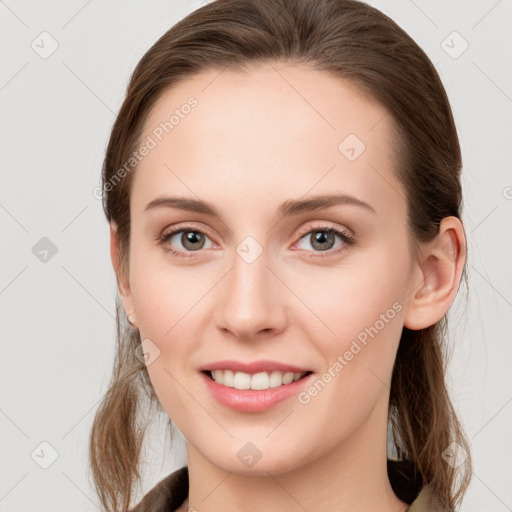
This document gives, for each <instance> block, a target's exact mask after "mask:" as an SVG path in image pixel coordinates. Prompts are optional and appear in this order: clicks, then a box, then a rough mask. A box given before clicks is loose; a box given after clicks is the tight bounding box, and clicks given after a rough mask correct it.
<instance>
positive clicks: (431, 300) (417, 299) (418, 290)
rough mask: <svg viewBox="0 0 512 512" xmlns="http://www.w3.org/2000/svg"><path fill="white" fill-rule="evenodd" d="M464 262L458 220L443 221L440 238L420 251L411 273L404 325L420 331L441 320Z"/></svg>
mask: <svg viewBox="0 0 512 512" xmlns="http://www.w3.org/2000/svg"><path fill="white" fill-rule="evenodd" d="M465 261H466V237H465V234H464V228H463V226H462V223H461V221H460V220H459V219H458V218H457V217H453V216H451V217H445V218H444V219H443V220H442V221H441V223H440V225H439V234H438V235H437V237H436V238H435V239H434V240H433V241H432V242H430V243H428V244H426V245H425V246H424V248H423V250H422V261H421V263H420V264H417V266H416V269H415V271H414V272H413V282H412V287H411V292H410V294H409V297H408V301H407V311H406V314H405V317H404V325H405V327H407V328H408V329H411V330H420V329H425V328H427V327H430V326H431V325H434V324H435V323H436V322H438V321H439V320H441V318H442V317H443V316H444V314H445V313H446V311H448V309H449V307H450V306H451V304H452V303H453V301H454V300H455V297H456V295H457V291H458V289H459V284H460V279H461V276H462V271H463V269H464V263H465Z"/></svg>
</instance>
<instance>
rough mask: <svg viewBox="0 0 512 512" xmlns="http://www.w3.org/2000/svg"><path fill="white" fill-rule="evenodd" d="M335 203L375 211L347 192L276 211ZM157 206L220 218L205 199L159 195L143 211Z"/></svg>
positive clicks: (289, 202)
mask: <svg viewBox="0 0 512 512" xmlns="http://www.w3.org/2000/svg"><path fill="white" fill-rule="evenodd" d="M336 205H353V206H359V207H361V208H364V209H366V210H368V211H370V212H373V213H374V214H376V213H377V212H376V211H375V209H374V208H373V206H371V205H370V204H368V203H365V202H364V201H362V200H361V199H358V198H357V197H354V196H350V195H347V194H336V195H318V196H313V197H310V198H308V199H289V200H287V201H285V202H284V203H282V204H281V205H280V206H279V208H278V210H277V213H278V218H279V219H283V218H285V217H291V216H293V215H299V214H301V213H307V212H312V211H316V210H322V209H324V208H329V207H331V206H336ZM158 207H167V208H174V209H178V210H184V211H188V212H195V213H202V214H205V215H211V216H213V217H218V218H222V216H221V215H220V212H219V210H217V208H216V207H215V206H214V205H213V204H211V203H208V202H207V201H202V200H200V199H193V198H186V197H171V196H160V197H157V198H156V199H153V200H152V201H151V202H149V203H148V204H147V205H146V207H145V208H144V211H148V210H152V209H154V208H158Z"/></svg>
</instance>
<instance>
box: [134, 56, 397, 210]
mask: <svg viewBox="0 0 512 512" xmlns="http://www.w3.org/2000/svg"><path fill="white" fill-rule="evenodd" d="M392 122H393V120H392V118H391V116H390V115H387V110H386V108H385V107H384V106H382V105H381V104H380V103H378V102H377V101H376V100H374V99H373V98H372V97H370V96H368V95H365V94H364V93H363V92H362V91H361V90H360V89H359V88H358V87H357V86H355V85H354V84H353V83H351V82H348V81H346V80H344V79H341V78H339V77H335V76H333V75H331V74H329V73H327V72H325V71H319V70H312V69H310V68H307V67H303V66H285V65H278V64H272V65H270V64H267V65H261V66H259V67H255V68H253V69H251V70H250V71H248V72H247V73H238V72H234V71H228V70H208V71H204V72H201V73H199V74H197V75H194V76H192V77H190V78H187V79H185V80H182V81H181V82H179V83H177V84H176V85H175V86H173V87H172V88H170V89H168V90H167V91H166V92H165V93H163V94H162V96H161V97H160V98H159V100H158V101H157V102H156V103H155V105H154V106H153V108H152V110H151V112H150V115H149V116H148V118H147V120H146V122H145V125H144V130H143V135H142V137H141V141H142V142H144V141H148V140H149V139H151V140H152V144H151V145H152V146H153V147H152V149H151V150H150V151H149V152H148V154H147V155H146V156H145V157H144V158H143V159H142V161H141V162H140V163H139V165H138V168H137V171H136V173H135V179H134V184H133V189H132V191H133V192H132V201H133V203H134V207H137V208H140V209H143V206H144V204H145V203H144V204H143V201H149V200H150V199H153V198H154V197H156V196H157V195H161V194H163V193H169V194H171V193H172V194H173V195H177V194H178V195H179V194H182V195H187V196H191V195H194V194H195V195H197V196H199V197H202V198H204V199H207V200H209V201H211V202H216V203H217V204H219V205H222V204H223V203H225V202H226V200H228V201H231V200H232V199H233V200H234V201H236V200H237V199H239V198H240V197H244V198H246V199H247V198H249V197H250V198H252V199H253V200H254V201H255V202H256V201H257V200H259V202H258V204H259V205H260V208H261V207H262V206H261V205H262V199H265V200H266V201H265V204H267V205H269V204H270V203H269V202H268V201H267V200H270V199H271V198H273V197H276V201H277V200H284V199H288V198H289V197H302V196H304V195H305V194H307V193H311V194H320V193H326V192H334V191H337V192H344V193H350V194H353V195H356V196H358V197H360V198H361V199H363V200H365V201H368V202H370V203H371V204H374V206H375V209H378V208H379V204H380V208H381V210H382V209H383V208H386V207H389V206H390V203H394V205H395V207H396V206H399V203H400V201H402V202H403V200H404V192H403V190H402V187H401V184H400V183H399V182H398V180H397V178H396V176H395V173H394V166H395V163H394V152H393V143H394V135H393V131H392V128H393V126H392ZM230 191H232V195H233V197H229V198H228V197H227V196H229V195H230V193H231V192H230ZM235 195H236V197H235ZM205 196H207V197H205ZM285 196H286V197H285ZM279 202H281V201H279ZM403 206H404V205H403V204H402V207H403Z"/></svg>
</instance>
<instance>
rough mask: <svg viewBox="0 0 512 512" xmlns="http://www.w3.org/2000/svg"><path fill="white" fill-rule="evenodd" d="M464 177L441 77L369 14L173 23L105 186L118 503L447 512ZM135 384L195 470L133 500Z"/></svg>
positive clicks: (454, 427) (290, 10)
mask: <svg viewBox="0 0 512 512" xmlns="http://www.w3.org/2000/svg"><path fill="white" fill-rule="evenodd" d="M460 170H461V154H460V147H459V143H458V138H457V132H456V128H455V124H454V120H453V116H452V112H451V108H450V105H449V102H448V99H447V96H446V93H445V90H444V88H443V85H442V83H441V81H440V79H439V77H438V75H437V72H436V70H435V68H434V66H433V65H432V63H431V62H430V60H429V59H428V58H427V56H426V55H425V53H424V52H423V51H422V50H421V49H420V48H419V46H418V45H417V44H416V43H415V42H414V41H413V40H412V39H411V38H410V37H409V36H408V35H407V34H406V33H404V31H403V30H402V29H400V28H399V27H398V26H397V25H396V23H394V22H393V21H392V20H391V19H389V18H388V17H387V16H385V15H384V14H382V13H381V12H380V11H378V10H376V9H374V8H372V7H370V6H369V5H367V4H364V3H360V2H358V1H354V0H321V1H318V2H316V1H315V2H311V1H308V0H293V1H283V0H282V1H275V0H264V1H261V0H258V1H256V0H252V1H251V0H217V1H215V2H213V3H210V4H208V5H206V6H204V7H202V8H200V9H198V10H196V11H195V12H193V13H191V14H190V15H188V16H187V17H186V18H185V19H183V20H182V21H180V22H179V23H178V24H177V25H175V26H174V27H173V28H171V29H170V30H169V31H168V32H167V33H165V34H164V35H163V36H162V37H161V38H160V39H159V40H158V41H157V42H156V43H155V44H154V45H153V47H152V48H150V50H149V51H148V52H147V53H146V54H145V55H144V57H143V58H142V59H141V61H140V62H139V64H138V65H137V67H136V69H135V71H134V73H133V76H132V77H131V80H130V84H129V86H128V90H127V94H126V99H125V101H124V103H123V105H122V107H121V110H120V112H119V114H118V117H117V119H116V122H115V124H114V127H113V130H112V133H111V136H110V141H109V144H108V148H107V152H106V157H105V161H104V168H103V175H102V178H103V192H104V197H103V199H104V209H105V213H106V216H107V220H108V222H109V223H110V226H111V254H112V263H113V266H114V270H115V273H116V276H117V283H118V288H119V301H118V304H117V305H118V315H117V325H118V333H117V334H118V345H117V357H116V362H115V368H114V373H113V377H112V381H111V384H110V387H109V390H108V392H107V393H106V395H105V397H104V399H103V402H102V404H101V405H100V408H99V410H98V411H97V414H96V417H95V421H94V425H93V428H92V431H91V439H90V460H91V468H92V473H93V478H94V482H95V485H96V488H97V491H98V495H99V497H100V499H101V501H102V504H103V506H104V507H105V509H106V510H116V511H117V510H123V511H126V510H134V511H136V512H141V511H149V510H151V511H156V510H161V511H164V510H166V511H168V510H180V511H183V510H198V511H201V512H202V511H214V510H223V511H230V510H253V511H259V510H265V511H272V510H309V511H313V510H325V509H329V510H337V511H349V510H350V511H355V510H365V511H368V510H378V511H381V512H392V511H393V512H394V511H396V512H398V511H404V510H409V511H412V512H418V511H421V510H429V511H431V510H454V509H455V507H456V506H457V505H458V503H460V501H461V499H462V496H463V494H464V492H465V490H466V488H467V486H468V484H469V480H470V476H471V457H470V452H469V444H468V442H467V439H466V437H465V434H464V432H463V430H462V428H461V426H460V424H459V421H458V419H457V417H456V414H455V412H454V409H453V407H452V404H451V401H450V398H449V396H448V393H447V390H446V387H445V375H444V363H445V361H444V359H443V352H442V350H443V346H444V345H443V344H444V342H445V335H446V329H447V323H446V316H445V315H446V312H447V310H448V309H449V307H450V306H451V304H452V303H453V301H454V299H455V297H456V294H457V291H458V288H459V284H460V282H461V279H462V278H466V272H465V268H466V239H465V234H464V228H463V225H462V222H461V204H462V196H461V185H460ZM126 321H127V322H126ZM141 392H143V393H145V395H146V396H147V397H148V398H149V400H150V404H155V405H157V408H158V409H159V410H163V411H164V412H165V414H167V415H168V417H169V419H170V421H172V423H173V424H174V425H175V426H176V427H177V428H178V429H179V430H180V431H181V432H182V433H183V435H184V437H185V439H186V448H187V466H186V467H184V468H181V470H179V471H176V472H174V473H172V474H171V475H169V476H168V477H167V478H165V479H164V480H162V481H161V482H160V483H159V484H158V485H157V486H155V487H154V488H153V489H152V490H151V491H150V492H149V493H148V494H147V495H146V496H145V497H144V498H143V499H142V501H141V502H140V503H139V504H138V505H136V506H135V508H133V509H132V508H131V507H132V505H133V504H132V503H131V495H132V491H133V482H134V481H135V480H137V479H140V474H139V467H140V464H141V450H142V446H143V438H144V429H145V427H146V425H147V421H149V418H148V419H147V420H146V423H141V414H140V412H141V408H142V405H143V403H144V402H143V401H144V396H143V394H142V393H141ZM150 416H151V414H150ZM388 426H389V427H390V430H391V436H390V438H389V441H390V444H391V447H390V450H388V447H387V440H388V436H387V433H388ZM458 472H460V474H461V476H462V478H459V479H457V476H458V475H457V473H458Z"/></svg>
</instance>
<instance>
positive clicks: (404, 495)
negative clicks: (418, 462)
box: [388, 459, 449, 512]
mask: <svg viewBox="0 0 512 512" xmlns="http://www.w3.org/2000/svg"><path fill="white" fill-rule="evenodd" d="M388 477H389V481H390V483H391V487H392V488H393V491H394V492H395V494H396V495H397V496H398V497H399V498H400V499H401V500H402V501H405V502H406V503H409V507H408V508H407V511H406V512H449V511H448V510H447V509H446V508H445V507H443V506H442V505H441V503H440V502H439V500H438V499H437V498H436V496H435V494H434V492H433V491H432V489H431V487H430V486H429V485H428V484H425V483H424V482H423V479H422V477H421V474H420V473H419V472H418V471H417V469H416V467H415V466H414V464H413V463H412V462H411V461H408V460H394V459H388Z"/></svg>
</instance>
